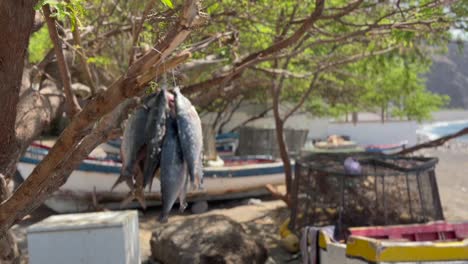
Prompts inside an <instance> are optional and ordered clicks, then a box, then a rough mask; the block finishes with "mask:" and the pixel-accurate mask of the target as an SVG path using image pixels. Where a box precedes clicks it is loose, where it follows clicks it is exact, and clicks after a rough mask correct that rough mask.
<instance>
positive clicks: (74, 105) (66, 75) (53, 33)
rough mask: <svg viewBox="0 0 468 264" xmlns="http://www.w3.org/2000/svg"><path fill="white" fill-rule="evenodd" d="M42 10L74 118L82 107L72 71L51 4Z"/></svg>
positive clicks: (69, 113)
mask: <svg viewBox="0 0 468 264" xmlns="http://www.w3.org/2000/svg"><path fill="white" fill-rule="evenodd" d="M42 11H43V12H44V17H45V21H46V23H47V27H48V28H49V35H50V39H51V40H52V43H53V44H54V51H55V57H56V58H57V63H58V65H59V71H60V77H61V79H62V85H63V90H64V92H65V96H66V103H67V106H68V109H67V110H68V115H69V117H70V118H73V117H74V116H75V115H76V114H77V113H78V112H80V111H81V107H80V104H79V103H78V100H77V99H76V97H75V95H74V94H73V92H72V90H71V78H70V71H69V70H68V65H67V62H66V61H65V56H63V52H62V45H61V41H60V39H59V36H58V33H57V27H56V26H55V20H54V19H53V18H52V17H51V16H50V15H51V12H50V7H49V5H48V4H46V5H44V6H43V7H42Z"/></svg>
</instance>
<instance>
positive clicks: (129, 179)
mask: <svg viewBox="0 0 468 264" xmlns="http://www.w3.org/2000/svg"><path fill="white" fill-rule="evenodd" d="M147 117H148V110H147V109H146V108H145V107H138V108H137V109H136V110H135V112H134V113H133V114H132V115H131V116H130V117H129V118H128V121H127V125H126V127H125V130H124V134H123V139H122V145H121V146H120V157H121V159H122V169H121V171H120V176H119V178H118V179H117V181H116V182H115V183H114V185H113V186H112V188H111V190H113V189H114V188H115V187H116V186H117V185H119V184H120V183H121V182H123V181H125V182H126V183H127V185H128V187H130V188H131V189H133V175H135V173H136V172H137V171H136V169H137V155H138V152H139V151H140V149H141V148H142V147H143V145H144V144H145V140H144V137H142V136H141V132H140V133H139V131H143V132H144V130H145V127H146V119H147Z"/></svg>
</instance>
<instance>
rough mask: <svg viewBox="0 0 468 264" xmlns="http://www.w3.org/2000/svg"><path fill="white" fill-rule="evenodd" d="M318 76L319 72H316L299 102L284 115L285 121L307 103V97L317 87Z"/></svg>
mask: <svg viewBox="0 0 468 264" xmlns="http://www.w3.org/2000/svg"><path fill="white" fill-rule="evenodd" d="M318 76H319V72H316V73H315V74H314V77H313V78H312V81H311V82H310V85H309V88H308V89H307V91H306V92H305V93H304V94H303V95H302V97H301V100H299V102H298V103H297V104H296V105H295V106H294V107H293V108H292V109H291V110H289V111H288V113H286V115H285V116H284V118H283V120H284V122H286V120H288V118H289V117H291V115H293V114H294V113H295V112H296V111H297V110H298V109H299V108H301V106H302V105H303V104H304V103H305V101H306V100H307V98H309V96H310V94H311V93H312V91H313V89H314V88H315V84H316V83H317V80H318Z"/></svg>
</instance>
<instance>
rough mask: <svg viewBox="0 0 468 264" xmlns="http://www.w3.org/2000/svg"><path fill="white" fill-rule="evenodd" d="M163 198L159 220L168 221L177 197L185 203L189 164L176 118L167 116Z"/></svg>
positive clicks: (162, 158)
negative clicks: (184, 154)
mask: <svg viewBox="0 0 468 264" xmlns="http://www.w3.org/2000/svg"><path fill="white" fill-rule="evenodd" d="M160 170H161V200H162V204H163V208H162V212H161V216H160V218H159V221H160V222H162V223H165V222H167V219H168V217H169V212H170V211H171V209H172V206H173V205H174V203H175V201H176V200H177V197H179V199H183V202H182V203H181V206H182V205H185V204H186V203H185V190H184V188H185V187H186V180H187V166H186V163H185V162H184V159H183V155H182V149H181V145H180V142H179V138H178V137H177V123H176V121H175V119H174V118H172V117H170V116H169V117H168V118H167V127H166V136H165V137H164V142H163V148H162V153H161V169H160Z"/></svg>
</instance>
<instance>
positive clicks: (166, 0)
mask: <svg viewBox="0 0 468 264" xmlns="http://www.w3.org/2000/svg"><path fill="white" fill-rule="evenodd" d="M161 2H162V3H163V4H164V5H165V6H167V7H169V8H171V9H173V8H174V5H173V4H172V1H171V0H161Z"/></svg>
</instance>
